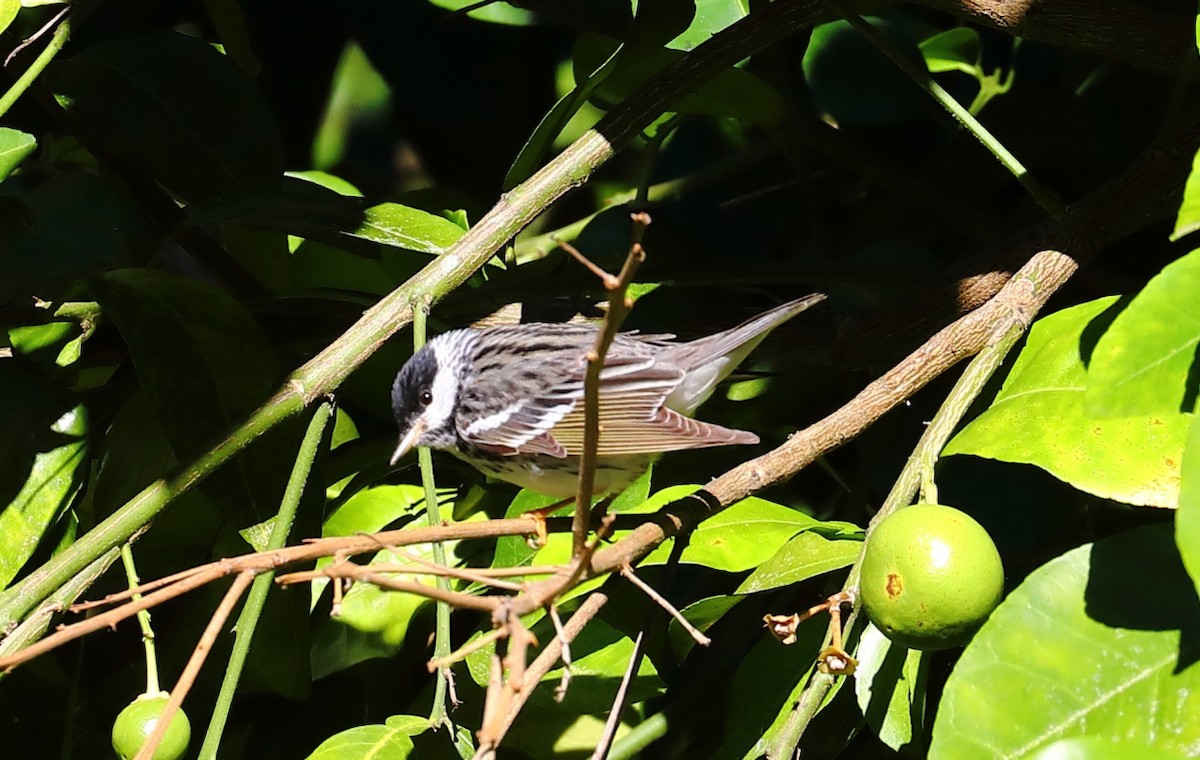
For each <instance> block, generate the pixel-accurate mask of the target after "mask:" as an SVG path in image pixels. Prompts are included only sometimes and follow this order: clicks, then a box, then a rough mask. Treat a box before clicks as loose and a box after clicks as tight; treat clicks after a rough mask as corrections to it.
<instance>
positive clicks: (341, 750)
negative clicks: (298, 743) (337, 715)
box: [308, 721, 428, 760]
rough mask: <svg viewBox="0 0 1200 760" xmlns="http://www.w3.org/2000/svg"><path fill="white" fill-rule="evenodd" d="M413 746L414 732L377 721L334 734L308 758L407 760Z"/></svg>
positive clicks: (316, 759) (324, 759)
mask: <svg viewBox="0 0 1200 760" xmlns="http://www.w3.org/2000/svg"><path fill="white" fill-rule="evenodd" d="M426 723H427V724H428V721H426ZM412 749H413V740H412V734H409V733H407V732H406V731H405V730H404V729H402V728H392V727H391V726H388V725H378V724H374V725H369V726H357V727H355V728H350V729H346V730H345V731H342V732H341V733H337V734H334V735H333V736H331V737H329V738H328V739H326V740H325V741H323V742H321V744H320V745H319V746H318V747H317V748H316V749H315V750H313V751H312V754H310V755H309V756H308V760H405V758H407V757H410V756H411V753H412Z"/></svg>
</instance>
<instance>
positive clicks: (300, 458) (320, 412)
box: [139, 401, 333, 760]
mask: <svg viewBox="0 0 1200 760" xmlns="http://www.w3.org/2000/svg"><path fill="white" fill-rule="evenodd" d="M332 413H333V404H331V403H330V402H329V401H325V402H323V403H321V404H320V405H319V406H318V407H317V408H316V410H315V411H314V412H313V416H312V419H310V420H309V422H308V430H306V431H305V433H304V440H302V441H301V442H300V450H299V452H298V453H297V455H296V462H295V464H293V465H292V474H291V476H290V477H289V478H288V483H287V488H285V489H284V492H283V500H282V501H281V503H280V505H279V512H278V513H277V514H276V515H275V520H274V523H273V524H272V525H271V537H270V538H269V539H268V540H267V551H273V550H275V549H280V548H282V547H283V545H284V544H286V543H287V538H288V534H289V533H290V532H291V530H292V524H293V523H294V522H295V520H296V510H297V509H298V508H299V506H300V498H301V497H302V496H303V495H304V487H305V485H306V484H307V483H308V476H309V473H310V471H311V470H312V464H313V461H314V460H315V459H316V456H317V450H318V449H319V448H320V445H321V436H322V435H323V434H324V432H325V426H326V424H328V422H329V417H330V415H331V414H332ZM274 579H275V573H274V572H271V571H267V572H264V573H262V574H261V575H259V576H258V577H257V578H255V579H254V584H253V585H252V586H251V587H250V593H249V594H247V595H246V604H245V606H244V607H242V613H241V615H239V616H238V621H237V625H236V626H235V630H236V631H237V637H236V639H235V640H234V642H233V651H232V652H230V654H229V665H228V666H227V667H226V668H225V678H224V679H223V680H222V682H221V691H220V693H219V694H218V695H217V701H216V703H215V704H214V705H213V714H212V718H211V719H210V720H209V722H208V730H207V731H206V732H205V734H204V745H203V746H202V747H201V748H200V755H199V757H200V758H202V760H212V758H215V757H216V756H217V750H218V749H219V748H220V746H221V734H222V733H224V731H225V722H226V721H227V720H228V718H229V709H230V707H231V706H232V705H233V697H234V694H235V693H236V692H237V686H238V681H239V680H241V677H242V669H243V667H244V666H245V664H246V656H247V655H248V654H249V653H250V643H251V641H252V640H253V638H254V629H255V628H256V627H258V620H259V618H260V617H261V616H262V611H263V607H264V606H265V605H266V603H267V594H268V593H269V592H270V591H271V582H272V581H273V580H274ZM139 614H140V613H139Z"/></svg>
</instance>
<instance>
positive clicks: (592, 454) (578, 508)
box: [571, 213, 650, 560]
mask: <svg viewBox="0 0 1200 760" xmlns="http://www.w3.org/2000/svg"><path fill="white" fill-rule="evenodd" d="M630 218H631V219H632V220H633V228H632V230H631V231H630V237H631V238H632V240H633V242H632V243H631V244H630V246H629V253H628V255H626V257H625V265H624V266H623V267H621V274H620V275H619V276H617V277H613V276H612V275H610V274H608V273H607V272H604V270H602V269H599V267H595V265H592V266H593V267H594V268H595V269H598V270H599V271H600V272H601V273H602V274H603V276H602V277H601V279H602V280H603V281H604V287H605V289H606V290H607V291H608V313H607V314H605V315H604V319H603V321H602V322H601V325H600V329H599V331H598V332H597V333H596V343H595V345H594V346H593V347H592V350H591V351H590V352H589V353H588V355H587V372H586V374H585V376H584V380H583V451H582V452H581V453H580V455H579V486H578V491H577V492H576V494H575V517H574V520H573V521H572V522H571V534H572V536H573V539H574V542H573V546H572V551H571V556H572V557H575V558H576V559H580V560H582V559H583V557H584V553H585V552H586V549H587V535H588V525H589V523H590V522H591V512H592V492H593V490H594V486H595V484H596V464H597V459H598V457H597V452H598V451H599V447H600V374H601V372H603V371H604V359H605V357H606V356H608V349H609V347H610V346H611V345H612V342H613V338H615V337H616V335H617V331H618V330H620V329H621V323H622V322H624V321H625V317H626V316H627V315H628V314H629V310H630V309H631V308H633V301H632V300H631V299H629V297H628V296H627V295H626V289H627V288H628V287H629V285H630V284H631V283H632V282H633V275H634V273H635V272H637V269H638V267H639V266H640V265H641V263H642V262H643V261H645V260H646V252H645V251H644V250H642V235H643V233H644V232H645V231H646V227H647V225H649V224H650V216H649V214H645V213H638V214H632V215H631V216H630ZM574 255H576V256H577V258H580V259H581V260H583V261H586V258H584V256H583V254H581V253H579V252H578V251H576V252H575V254H574ZM589 264H590V262H589Z"/></svg>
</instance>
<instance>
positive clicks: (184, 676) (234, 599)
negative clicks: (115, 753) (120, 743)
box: [133, 571, 254, 760]
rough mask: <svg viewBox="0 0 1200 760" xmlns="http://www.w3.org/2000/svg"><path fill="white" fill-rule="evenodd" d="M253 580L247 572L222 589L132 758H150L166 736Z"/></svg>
mask: <svg viewBox="0 0 1200 760" xmlns="http://www.w3.org/2000/svg"><path fill="white" fill-rule="evenodd" d="M252 580H254V573H252V572H249V571H247V572H244V573H242V574H241V575H239V576H238V577H236V578H234V579H233V583H232V584H231V585H230V586H229V590H228V591H226V592H225V597H224V598H223V599H221V603H220V604H219V605H217V609H216V610H215V611H214V612H213V614H212V618H211V619H210V620H209V621H208V625H207V626H206V627H205V629H204V633H203V634H202V635H201V636H200V640H199V641H198V642H196V648H195V649H194V650H192V656H191V657H190V658H189V659H188V663H187V665H186V666H184V668H183V673H181V674H180V675H179V680H178V681H176V682H175V688H174V689H171V696H170V698H169V699H168V700H167V703H166V704H165V705H163V709H162V712H160V713H159V714H158V722H157V723H156V724H155V725H154V730H153V731H151V732H150V735H149V736H148V737H146V742H145V744H143V745H142V747H141V749H139V750H138V753H137V754H136V755H134V758H133V760H150V758H152V757H153V756H154V752H155V750H157V749H158V745H159V744H160V743H162V740H163V737H164V736H166V735H167V729H168V728H170V726H171V718H173V717H175V712H176V711H177V710H178V709H179V706H180V705H182V704H183V699H184V697H186V696H187V694H188V692H189V691H191V688H192V684H193V683H195V682H196V676H197V675H199V674H200V668H201V667H203V666H204V660H205V659H206V658H207V657H208V653H209V652H210V651H212V647H213V644H214V643H215V642H216V640H217V636H218V635H219V634H220V632H221V627H222V626H223V625H225V621H226V620H228V619H229V614H230V613H231V612H233V608H234V606H236V605H237V603H238V599H241V598H242V594H243V593H245V591H246V589H247V588H249V586H250V581H252Z"/></svg>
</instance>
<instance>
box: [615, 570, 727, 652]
mask: <svg viewBox="0 0 1200 760" xmlns="http://www.w3.org/2000/svg"><path fill="white" fill-rule="evenodd" d="M621 575H622V576H624V577H625V578H626V579H627V580H628V581H629V582H630V583H632V584H633V585H635V586H637V587H638V588H639V589H641V591H642V593H643V594H645V595H646V596H648V597H650V598H651V599H652V600H654V603H655V604H657V605H658V606H659V607H662V608H663V609H664V610H666V611H667V612H668V613H669V614H670V615H671V617H673V618H675V622H677V623H679V624H680V625H681V626H683V630H685V631H687V632H688V634H690V635H691V637H692V638H693V639H695V640H696V643H697V644H699V645H701V646H705V647H706V646H708V645H709V644H711V643H712V639H710V638H709V637H707V636H705V635H704V634H703V633H701V632H700V630H699V629H698V628H696V626H694V625H692V623H691V621H689V620H688V619H687V618H685V617H684V616H683V613H682V612H680V611H679V610H677V609H675V605H673V604H671V603H670V602H668V601H667V600H666V598H665V597H664V596H663V595H662V594H660V593H658V592H657V591H655V590H654V589H653V588H651V586H650V584H649V583H646V582H645V581H644V580H642V579H641V578H639V577H637V575H635V574H634V572H633V568H632V567H630V566H629V565H622V566H621Z"/></svg>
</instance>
